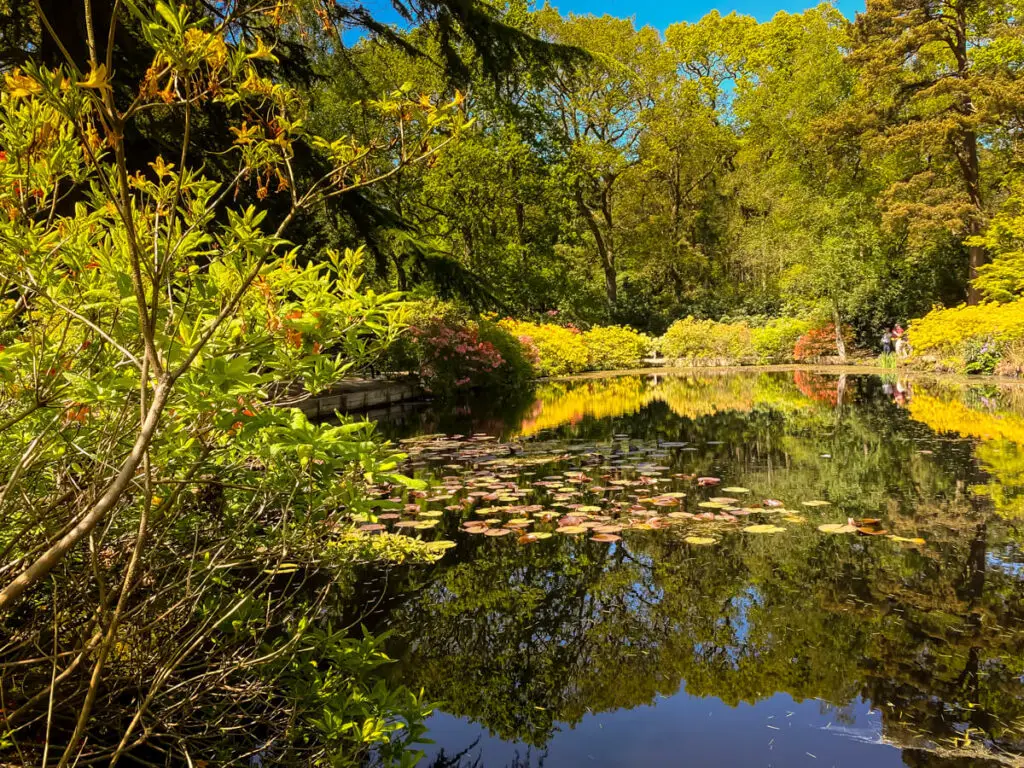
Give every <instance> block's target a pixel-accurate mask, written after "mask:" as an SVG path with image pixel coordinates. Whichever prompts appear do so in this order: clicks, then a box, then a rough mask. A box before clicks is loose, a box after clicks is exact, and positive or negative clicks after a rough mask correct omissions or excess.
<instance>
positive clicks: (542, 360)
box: [498, 318, 590, 376]
mask: <svg viewBox="0 0 1024 768" xmlns="http://www.w3.org/2000/svg"><path fill="white" fill-rule="evenodd" d="M498 325H499V326H500V327H502V328H504V329H505V330H506V331H508V332H509V333H511V334H512V335H513V336H515V337H516V338H517V339H519V343H520V344H522V345H523V346H524V347H525V348H526V357H527V358H531V359H533V360H534V368H535V369H536V372H537V375H538V376H567V375H571V374H574V373H581V372H583V371H585V370H587V365H588V363H589V359H590V355H589V352H588V351H587V345H586V343H585V342H584V341H583V334H582V333H580V331H579V330H578V329H576V328H563V327H562V326H560V325H551V324H549V323H530V322H527V321H525V320H513V319H512V318H505V319H504V320H502V321H501V322H499V323H498Z"/></svg>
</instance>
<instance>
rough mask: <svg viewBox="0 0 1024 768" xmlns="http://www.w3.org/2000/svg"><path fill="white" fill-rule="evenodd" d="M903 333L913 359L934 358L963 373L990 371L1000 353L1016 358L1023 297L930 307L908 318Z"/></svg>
mask: <svg viewBox="0 0 1024 768" xmlns="http://www.w3.org/2000/svg"><path fill="white" fill-rule="evenodd" d="M907 336H908V339H909V341H910V346H911V350H912V352H913V356H914V358H916V359H919V360H920V359H921V358H934V360H935V362H937V363H938V364H939V365H940V366H942V367H945V368H951V369H953V370H956V371H960V372H964V373H992V372H993V371H994V370H995V369H996V368H997V367H998V366H999V363H1000V360H1001V358H1002V357H1003V355H1004V354H1006V353H1011V354H1012V355H1013V357H1014V360H1015V361H1016V360H1017V359H1019V354H1018V352H1017V350H1018V348H1019V344H1020V343H1022V342H1024V299H1019V300H1017V301H1011V302H1007V303H1005V304H996V303H987V304H979V305H976V306H967V305H961V306H959V307H952V308H949V309H933V310H932V311H931V312H929V313H928V314H927V315H925V316H924V317H921V318H918V319H916V320H912V321H911V322H910V324H909V326H908V328H907ZM1008 365H1009V367H1012V368H1016V367H1017V366H1016V364H1015V363H1008ZM968 368H970V370H968Z"/></svg>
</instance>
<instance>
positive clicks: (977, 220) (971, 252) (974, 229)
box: [958, 131, 989, 305]
mask: <svg viewBox="0 0 1024 768" xmlns="http://www.w3.org/2000/svg"><path fill="white" fill-rule="evenodd" d="M958 157H959V158H960V169H961V171H962V172H963V175H964V182H965V183H966V185H967V196H968V197H969V198H970V200H971V204H972V205H973V206H974V210H975V213H974V216H973V217H972V218H971V222H970V224H969V226H968V229H967V231H968V233H969V235H970V236H971V237H976V236H977V235H980V234H981V233H982V229H983V227H982V220H983V216H984V207H983V203H982V199H981V170H980V168H981V166H980V163H979V160H978V137H977V136H976V135H975V133H974V131H967V133H966V135H965V136H964V146H963V152H962V153H958ZM967 252H968V261H969V264H970V266H969V271H968V278H969V279H970V282H969V283H968V284H967V303H968V304H972V305H973V304H977V303H979V302H980V301H981V294H980V293H979V292H978V289H977V288H975V287H974V280H975V278H977V276H978V267H980V266H982V265H984V264H987V263H988V260H989V259H988V253H987V252H986V250H985V249H984V248H983V247H982V246H980V245H971V246H968V249H967Z"/></svg>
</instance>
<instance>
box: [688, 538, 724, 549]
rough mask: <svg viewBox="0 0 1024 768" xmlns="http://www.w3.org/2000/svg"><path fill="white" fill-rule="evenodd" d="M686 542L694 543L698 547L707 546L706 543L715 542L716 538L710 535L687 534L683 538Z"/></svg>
mask: <svg viewBox="0 0 1024 768" xmlns="http://www.w3.org/2000/svg"><path fill="white" fill-rule="evenodd" d="M683 541H685V542H686V543H687V544H694V545H696V546H698V547H703V546H707V545H708V544H715V543H717V541H718V539H713V538H711V537H710V536H687V537H686V538H685V539H683Z"/></svg>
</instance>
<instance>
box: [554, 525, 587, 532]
mask: <svg viewBox="0 0 1024 768" xmlns="http://www.w3.org/2000/svg"><path fill="white" fill-rule="evenodd" d="M588 530H589V529H587V528H584V527H583V526H582V525H563V526H562V527H561V528H557V529H555V533H568V534H574V533H586V532H587V531H588Z"/></svg>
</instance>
